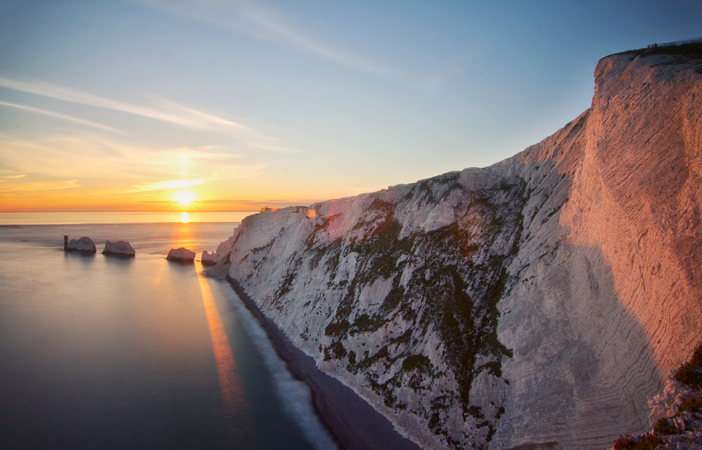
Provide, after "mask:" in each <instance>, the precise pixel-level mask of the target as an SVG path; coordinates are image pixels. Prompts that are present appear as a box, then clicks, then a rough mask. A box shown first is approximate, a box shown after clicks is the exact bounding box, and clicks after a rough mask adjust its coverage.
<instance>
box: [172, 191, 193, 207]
mask: <svg viewBox="0 0 702 450" xmlns="http://www.w3.org/2000/svg"><path fill="white" fill-rule="evenodd" d="M173 199H174V200H175V201H176V202H178V204H179V205H180V206H191V205H192V204H193V202H194V201H195V195H194V194H193V193H192V192H190V191H178V192H176V194H175V195H174V196H173Z"/></svg>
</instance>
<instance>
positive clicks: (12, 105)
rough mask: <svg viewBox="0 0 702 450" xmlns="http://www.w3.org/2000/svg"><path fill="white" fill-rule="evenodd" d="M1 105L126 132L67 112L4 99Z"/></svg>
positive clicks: (114, 131) (117, 131) (103, 128)
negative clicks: (63, 112) (58, 111)
mask: <svg viewBox="0 0 702 450" xmlns="http://www.w3.org/2000/svg"><path fill="white" fill-rule="evenodd" d="M0 105H5V106H9V107H11V108H17V109H23V110H25V111H31V112H33V113H37V114H43V115H45V116H51V117H56V118H59V119H63V120H68V121H70V122H74V123H79V124H81V125H87V126H89V127H94V128H99V129H101V130H106V131H110V132H112V133H124V131H122V130H118V129H117V128H112V127H108V126H107V125H102V124H99V123H96V122H91V121H89V120H83V119H79V118H77V117H73V116H67V115H65V114H60V113H57V112H53V111H47V110H45V109H40V108H33V107H31V106H25V105H18V104H17V103H10V102H3V101H0Z"/></svg>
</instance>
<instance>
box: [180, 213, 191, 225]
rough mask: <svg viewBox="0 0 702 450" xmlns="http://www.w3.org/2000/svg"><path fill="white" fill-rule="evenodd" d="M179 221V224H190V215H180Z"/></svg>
mask: <svg viewBox="0 0 702 450" xmlns="http://www.w3.org/2000/svg"><path fill="white" fill-rule="evenodd" d="M180 221H181V223H188V222H190V215H189V214H188V213H183V214H181V215H180Z"/></svg>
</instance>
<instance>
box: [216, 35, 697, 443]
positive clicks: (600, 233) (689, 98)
mask: <svg viewBox="0 0 702 450" xmlns="http://www.w3.org/2000/svg"><path fill="white" fill-rule="evenodd" d="M701 54H702V52H700V44H693V45H690V46H679V47H672V48H670V49H666V48H656V49H652V50H642V51H633V52H626V53H622V54H617V55H612V56H609V57H606V58H603V59H602V60H600V62H599V63H598V65H597V68H596V71H595V84H596V87H595V94H594V97H593V101H592V106H591V108H590V109H588V110H587V111H585V112H583V113H582V114H581V115H580V116H579V117H577V118H575V119H574V120H573V121H572V122H570V123H568V124H567V125H566V126H565V127H564V128H563V129H561V130H560V131H557V132H556V133H555V134H553V135H552V136H550V137H548V138H546V139H545V140H543V141H542V142H540V143H538V144H536V145H534V146H532V147H529V148H527V149H526V150H524V151H523V152H521V153H519V154H517V155H516V156H514V157H512V158H509V159H507V160H505V161H502V162H500V163H497V164H495V165H492V166H490V167H486V168H482V169H475V168H471V169H465V170H462V171H460V172H450V173H446V174H444V175H440V176H437V177H434V178H430V179H426V180H422V181H419V182H417V183H413V184H407V185H398V186H392V187H389V188H388V189H384V190H382V191H379V192H374V193H370V194H363V195H360V196H357V197H349V198H342V199H337V200H330V201H326V202H322V203H316V204H313V205H311V207H310V208H308V209H307V208H284V209H279V210H277V211H265V212H263V213H260V214H256V215H253V216H249V217H247V218H245V219H244V220H243V222H242V223H241V225H240V226H239V227H238V228H237V229H236V230H235V231H234V235H233V236H232V237H231V238H229V239H228V240H227V241H225V242H223V243H222V244H221V245H220V247H219V248H218V250H217V253H218V254H223V253H225V252H226V253H228V254H229V258H228V260H229V261H230V262H231V266H230V267H229V273H228V276H229V277H230V279H232V280H234V281H235V282H236V283H237V285H238V286H240V288H241V290H242V291H243V292H245V293H246V294H247V295H248V297H250V298H251V299H252V301H253V303H255V305H256V307H257V308H259V309H260V311H261V312H262V313H263V314H264V315H265V316H266V317H267V318H268V319H270V320H272V321H273V322H274V323H275V324H276V325H277V327H279V328H280V330H282V332H283V333H284V334H285V335H286V336H287V338H289V339H290V341H291V342H292V343H293V344H294V345H295V346H296V347H297V348H299V349H301V350H302V351H303V352H304V353H306V354H307V355H309V356H311V357H312V358H314V360H315V361H316V364H317V367H318V368H319V369H320V370H322V371H323V372H325V373H327V374H329V375H331V376H333V377H335V378H336V379H338V380H340V381H341V382H342V383H344V384H345V385H347V386H348V387H350V388H352V389H353V390H354V391H355V392H356V393H357V394H358V395H359V396H361V397H362V398H364V399H365V400H366V401H368V403H370V404H371V405H372V406H373V407H374V408H375V409H376V410H377V411H379V412H380V413H382V414H383V415H384V416H386V417H387V418H388V419H390V421H392V423H393V424H394V425H395V427H396V428H397V429H398V430H399V431H400V433H402V434H403V435H405V436H407V437H409V438H410V439H412V440H413V441H414V442H416V443H417V444H419V445H420V446H421V447H423V448H459V449H467V448H491V449H510V448H511V449H515V448H523V449H576V448H577V449H601V448H607V447H610V446H611V445H612V442H613V441H614V440H615V439H616V438H617V437H618V436H619V435H622V434H625V433H628V434H636V433H642V432H646V431H648V430H649V429H650V425H649V421H648V416H649V413H650V411H651V409H650V407H649V405H648V402H647V400H648V398H649V397H651V398H652V397H654V396H656V395H657V394H660V393H661V392H662V391H663V387H664V383H665V382H666V380H667V378H668V372H669V370H671V369H673V368H676V367H678V366H680V365H681V364H682V363H683V362H685V361H686V360H687V359H688V358H689V357H690V355H691V354H692V352H693V351H694V349H695V348H696V347H697V345H699V343H700V342H701V341H702V314H700V311H702V220H701V212H702V58H700V55H701ZM308 211H313V212H314V214H309V213H308ZM358 432H359V433H363V430H358Z"/></svg>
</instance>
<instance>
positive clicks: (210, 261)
mask: <svg viewBox="0 0 702 450" xmlns="http://www.w3.org/2000/svg"><path fill="white" fill-rule="evenodd" d="M214 257H215V254H214V253H212V254H209V253H207V250H205V251H203V252H202V258H201V259H200V262H201V263H202V265H203V266H214V265H215V264H217V261H215V259H214Z"/></svg>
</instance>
